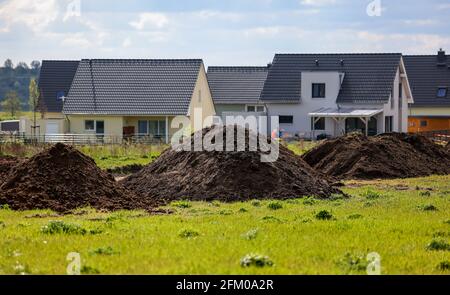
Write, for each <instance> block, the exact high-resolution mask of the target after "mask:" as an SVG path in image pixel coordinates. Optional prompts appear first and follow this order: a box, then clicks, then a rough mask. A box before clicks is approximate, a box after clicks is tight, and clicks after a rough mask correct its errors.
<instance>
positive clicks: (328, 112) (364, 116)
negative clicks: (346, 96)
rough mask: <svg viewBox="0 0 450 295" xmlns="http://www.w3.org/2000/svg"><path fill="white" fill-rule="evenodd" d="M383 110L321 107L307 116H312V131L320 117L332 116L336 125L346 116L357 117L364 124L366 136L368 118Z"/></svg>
mask: <svg viewBox="0 0 450 295" xmlns="http://www.w3.org/2000/svg"><path fill="white" fill-rule="evenodd" d="M382 112H383V109H354V108H321V109H318V110H317V111H314V112H312V113H309V114H308V116H309V117H311V118H312V121H313V124H312V129H313V133H314V131H315V130H314V126H315V124H316V123H317V121H319V120H320V119H321V118H332V119H333V120H334V121H335V122H336V124H337V125H341V123H342V122H345V120H346V119H347V118H359V119H360V120H361V121H362V122H363V123H364V126H365V129H366V136H367V135H368V134H369V120H370V118H372V117H374V116H376V115H378V114H380V113H382Z"/></svg>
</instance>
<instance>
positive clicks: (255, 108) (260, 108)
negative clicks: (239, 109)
mask: <svg viewBox="0 0 450 295" xmlns="http://www.w3.org/2000/svg"><path fill="white" fill-rule="evenodd" d="M265 111H266V107H265V106H262V105H247V112H249V113H255V112H257V113H264V112H265Z"/></svg>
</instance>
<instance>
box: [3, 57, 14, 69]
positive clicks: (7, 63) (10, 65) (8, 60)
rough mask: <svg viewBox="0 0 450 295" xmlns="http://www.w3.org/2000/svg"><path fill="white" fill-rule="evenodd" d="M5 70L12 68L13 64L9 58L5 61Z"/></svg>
mask: <svg viewBox="0 0 450 295" xmlns="http://www.w3.org/2000/svg"><path fill="white" fill-rule="evenodd" d="M5 68H8V69H12V68H14V65H13V62H12V60H10V59H9V58H8V59H7V60H5Z"/></svg>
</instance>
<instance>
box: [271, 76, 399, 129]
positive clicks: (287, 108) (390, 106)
mask: <svg viewBox="0 0 450 295" xmlns="http://www.w3.org/2000/svg"><path fill="white" fill-rule="evenodd" d="M341 78H342V73H339V72H304V73H302V81H301V90H302V93H301V96H302V99H301V101H300V102H299V103H290V104H287V103H267V104H266V106H267V108H268V115H269V116H293V117H294V118H293V119H294V120H293V123H292V124H280V129H282V130H284V131H285V132H287V133H288V134H289V135H292V136H294V135H299V136H304V137H310V136H311V133H312V130H311V118H310V117H309V116H308V114H309V113H311V112H314V111H317V110H318V109H320V108H336V107H338V105H337V103H336V100H337V97H338V94H339V91H340V86H341ZM400 81H402V84H401V85H402V86H403V91H402V94H403V95H402V97H401V98H399V94H400V91H399V87H400ZM313 83H325V84H326V91H325V98H312V84H313ZM405 85H406V79H405V78H402V77H401V71H400V68H399V69H398V70H397V74H396V76H395V81H394V85H393V93H392V94H393V96H392V97H391V100H392V101H391V100H390V101H389V102H388V103H386V104H381V103H379V104H367V103H365V104H352V103H349V104H339V106H340V107H343V108H360V109H382V110H383V113H381V114H379V115H377V116H375V118H376V119H377V129H378V133H383V132H385V116H392V118H393V124H392V125H393V126H392V127H393V131H397V132H407V129H408V100H407V89H406V88H407V87H405ZM344 128H345V126H342V125H341V126H338V125H337V123H336V122H335V121H334V120H333V119H331V118H326V119H325V130H316V131H315V134H314V136H317V135H319V134H322V133H326V134H328V135H332V136H339V135H341V132H342V130H343V129H344Z"/></svg>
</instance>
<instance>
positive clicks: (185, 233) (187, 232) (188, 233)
mask: <svg viewBox="0 0 450 295" xmlns="http://www.w3.org/2000/svg"><path fill="white" fill-rule="evenodd" d="M199 235H200V234H199V233H198V232H197V231H195V230H192V229H183V230H182V231H181V232H180V233H179V234H178V236H180V237H181V238H185V239H190V238H195V237H198V236H199Z"/></svg>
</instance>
